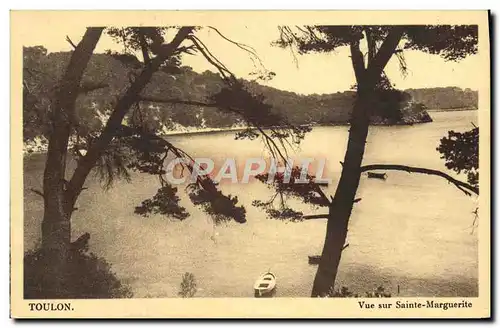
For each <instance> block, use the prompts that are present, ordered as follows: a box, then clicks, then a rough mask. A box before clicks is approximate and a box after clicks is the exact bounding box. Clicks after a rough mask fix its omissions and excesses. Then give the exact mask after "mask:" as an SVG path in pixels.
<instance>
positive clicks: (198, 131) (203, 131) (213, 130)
mask: <svg viewBox="0 0 500 328" xmlns="http://www.w3.org/2000/svg"><path fill="white" fill-rule="evenodd" d="M472 110H477V108H453V109H443V108H437V109H426V111H428V112H453V111H472ZM425 123H429V122H425V121H423V122H413V123H405V122H403V123H397V124H387V123H371V124H370V125H372V126H412V125H417V124H425ZM309 125H310V126H313V127H334V126H349V122H335V123H322V124H309ZM303 126H307V125H306V124H304V125H303ZM246 129H247V128H245V127H241V126H235V127H227V128H196V127H192V128H185V130H180V131H172V132H170V133H162V134H160V135H159V136H160V137H177V136H187V137H189V136H193V135H204V134H216V133H224V132H226V133H227V132H240V131H244V130H246ZM27 148H28V149H29V148H30V147H29V146H28V147H27V145H26V144H24V147H23V153H24V156H30V155H32V154H40V153H46V152H47V150H46V149H41V150H33V151H31V152H29V151H27Z"/></svg>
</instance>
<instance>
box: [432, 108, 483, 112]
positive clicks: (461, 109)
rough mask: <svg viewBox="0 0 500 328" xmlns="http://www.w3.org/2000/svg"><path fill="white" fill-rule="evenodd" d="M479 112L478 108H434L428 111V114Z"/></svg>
mask: <svg viewBox="0 0 500 328" xmlns="http://www.w3.org/2000/svg"><path fill="white" fill-rule="evenodd" d="M469 110H470V111H473V110H477V108H476V107H457V108H433V109H426V111H428V112H465V111H469Z"/></svg>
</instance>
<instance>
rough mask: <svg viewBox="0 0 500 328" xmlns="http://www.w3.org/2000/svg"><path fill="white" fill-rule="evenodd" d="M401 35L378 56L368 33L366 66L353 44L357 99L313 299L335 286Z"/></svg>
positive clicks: (392, 35)
mask: <svg viewBox="0 0 500 328" xmlns="http://www.w3.org/2000/svg"><path fill="white" fill-rule="evenodd" d="M402 35H403V29H402V28H401V27H400V26H395V27H393V28H392V29H391V31H390V32H389V33H388V35H387V37H386V38H385V40H384V41H383V43H382V44H381V46H380V48H379V50H378V51H377V53H376V54H375V46H374V44H373V39H372V36H371V32H369V30H368V33H367V37H368V39H369V40H368V43H369V44H368V48H369V54H368V63H367V64H366V65H365V61H364V58H363V54H362V53H361V51H360V46H359V40H352V41H351V42H350V45H349V46H350V51H351V61H352V65H353V69H354V73H355V76H356V82H357V93H356V97H357V98H356V102H355V104H354V108H353V111H352V118H351V127H350V129H349V141H348V143H347V151H346V154H345V157H344V163H343V168H342V173H341V175H340V181H339V184H338V186H337V190H336V192H335V196H334V198H333V200H332V203H331V204H330V209H329V215H328V223H327V226H326V237H325V244H324V246H323V252H322V254H321V261H320V263H319V266H318V271H317V272H316V277H315V279H314V284H313V289H312V293H311V296H312V297H318V296H326V295H327V294H328V292H329V291H331V290H332V289H333V288H334V287H335V280H336V278H337V271H338V267H339V264H340V258H341V256H342V250H343V248H344V244H345V241H346V238H347V232H348V227H349V217H350V216H351V212H352V206H353V204H354V199H355V197H356V191H357V190H358V185H359V179H360V177H361V163H362V161H363V155H364V152H365V144H366V137H367V135H368V127H369V124H370V112H371V107H372V105H371V103H372V100H373V96H374V91H375V86H376V84H377V83H378V81H379V79H380V75H381V73H382V71H383V70H384V67H385V66H386V65H387V62H388V61H389V59H390V58H391V57H392V55H393V54H394V51H395V49H396V47H397V46H398V43H399V42H400V40H401V37H402Z"/></svg>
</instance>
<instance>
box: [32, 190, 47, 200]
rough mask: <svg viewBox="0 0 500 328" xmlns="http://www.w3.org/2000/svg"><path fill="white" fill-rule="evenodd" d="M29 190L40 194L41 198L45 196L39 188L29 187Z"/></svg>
mask: <svg viewBox="0 0 500 328" xmlns="http://www.w3.org/2000/svg"><path fill="white" fill-rule="evenodd" d="M30 190H31V191H32V192H34V193H35V194H37V195H40V196H42V198H45V195H44V194H43V192H41V191H40V190H37V189H34V188H30Z"/></svg>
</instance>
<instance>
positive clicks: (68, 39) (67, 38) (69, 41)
mask: <svg viewBox="0 0 500 328" xmlns="http://www.w3.org/2000/svg"><path fill="white" fill-rule="evenodd" d="M66 41H68V43H69V44H71V46H72V47H73V49H76V45H75V44H74V43H73V41H71V39H70V38H69V36H67V35H66Z"/></svg>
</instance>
